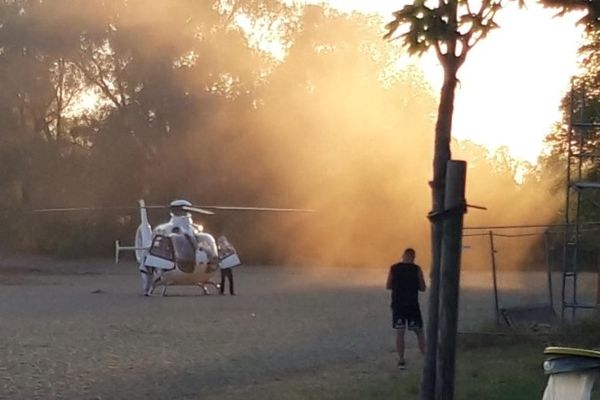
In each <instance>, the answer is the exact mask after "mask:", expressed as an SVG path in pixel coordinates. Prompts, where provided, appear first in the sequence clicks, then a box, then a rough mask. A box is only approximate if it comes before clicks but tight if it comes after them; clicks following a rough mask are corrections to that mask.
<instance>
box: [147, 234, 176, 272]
mask: <svg viewBox="0 0 600 400" xmlns="http://www.w3.org/2000/svg"><path fill="white" fill-rule="evenodd" d="M144 265H146V266H148V267H153V268H158V269H173V268H175V257H174V254H173V245H172V243H171V239H170V238H168V237H166V236H163V235H156V237H155V238H154V240H153V241H152V246H151V247H150V251H149V252H148V255H147V256H146V259H145V260H144Z"/></svg>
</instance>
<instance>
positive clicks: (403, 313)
mask: <svg viewBox="0 0 600 400" xmlns="http://www.w3.org/2000/svg"><path fill="white" fill-rule="evenodd" d="M414 261H415V251H414V250H413V249H411V248H408V249H406V250H404V254H403V255H402V262H399V263H397V264H394V265H392V266H391V267H390V272H389V274H388V278H387V284H386V289H388V290H391V291H392V304H391V306H392V327H393V328H394V329H396V350H397V351H398V357H399V360H398V368H400V369H404V368H405V367H406V362H405V360H404V332H405V331H406V329H408V330H410V331H413V332H415V334H416V335H417V341H418V343H419V350H421V353H422V354H425V335H424V333H423V318H422V317H421V310H420V308H419V292H424V291H425V279H424V278H423V271H422V270H421V267H419V266H418V265H416V264H415V263H414Z"/></svg>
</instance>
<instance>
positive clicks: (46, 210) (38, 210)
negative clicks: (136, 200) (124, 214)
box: [31, 207, 137, 213]
mask: <svg viewBox="0 0 600 400" xmlns="http://www.w3.org/2000/svg"><path fill="white" fill-rule="evenodd" d="M104 210H113V211H114V210H123V211H125V210H127V211H129V210H137V208H134V207H66V208H36V209H33V210H31V212H34V213H56V212H71V211H104Z"/></svg>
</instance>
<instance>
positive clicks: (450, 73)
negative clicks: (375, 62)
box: [384, 0, 510, 400]
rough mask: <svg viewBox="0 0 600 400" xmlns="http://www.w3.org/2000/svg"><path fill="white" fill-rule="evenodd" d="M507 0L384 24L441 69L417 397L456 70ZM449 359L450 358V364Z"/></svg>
mask: <svg viewBox="0 0 600 400" xmlns="http://www.w3.org/2000/svg"><path fill="white" fill-rule="evenodd" d="M507 1H510V0H507ZM507 1H502V0H483V1H480V2H477V1H472V2H470V1H469V0H440V1H439V2H438V4H437V5H432V6H429V5H427V4H426V3H427V2H426V1H424V0H415V1H414V2H413V3H412V4H409V5H406V6H404V8H402V9H401V10H399V11H396V12H394V14H393V15H394V20H393V21H392V22H390V23H389V24H387V25H386V29H387V30H388V32H387V33H386V35H385V36H384V38H386V39H391V38H393V37H394V34H395V33H396V32H397V31H398V30H399V29H403V28H404V27H408V29H407V30H406V31H405V32H403V33H402V34H401V36H400V37H401V38H402V40H403V43H404V45H405V46H406V47H407V48H408V51H409V53H411V54H417V55H420V54H423V53H425V52H426V51H428V50H430V49H433V50H434V51H435V52H436V54H437V57H438V59H439V61H440V64H441V65H442V67H443V70H444V80H443V86H442V89H441V93H440V102H439V107H438V114H437V122H436V127H435V146H434V158H433V181H432V182H431V189H432V203H433V207H432V211H431V214H430V218H431V221H432V224H431V252H432V265H431V289H430V295H429V297H430V301H429V318H428V324H427V329H426V332H427V348H428V351H427V354H426V360H425V366H424V370H423V381H422V386H421V399H424V400H426V399H433V398H434V395H435V392H436V385H437V383H436V368H437V366H436V357H437V343H438V314H439V283H440V263H441V261H440V260H441V246H442V239H443V238H442V227H443V221H442V219H441V218H440V216H441V215H443V212H444V190H445V186H446V185H445V176H446V164H447V162H448V161H449V160H450V158H451V153H450V140H451V132H452V115H453V111H454V96H455V90H456V85H457V83H458V79H457V73H458V70H459V69H460V67H461V66H462V65H463V63H464V62H465V60H466V57H467V54H468V53H469V50H471V49H472V48H473V47H474V46H475V45H476V44H477V43H478V42H479V41H480V40H482V39H483V38H485V37H486V36H487V34H488V33H489V32H490V30H492V29H494V28H496V27H497V25H496V23H495V22H494V17H495V16H496V13H497V11H498V10H500V9H501V8H502V6H503V4H504V3H506V2H507ZM456 270H457V273H458V266H456ZM454 334H455V332H454ZM453 362H454V360H453V359H452V361H451V364H453ZM452 369H453V365H452ZM452 374H453V371H452ZM452 379H453V377H452ZM451 386H452V385H451ZM440 390H441V391H442V393H439V396H447V398H450V399H451V398H452V397H453V387H448V388H446V389H438V392H440ZM444 392H445V393H444ZM438 398H441V397H438Z"/></svg>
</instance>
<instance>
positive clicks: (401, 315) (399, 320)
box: [392, 304, 423, 331]
mask: <svg viewBox="0 0 600 400" xmlns="http://www.w3.org/2000/svg"><path fill="white" fill-rule="evenodd" d="M392 327H393V328H394V329H408V330H410V331H416V330H419V329H422V328H423V318H422V317H421V310H420V309H419V305H418V304H415V305H393V304H392Z"/></svg>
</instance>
